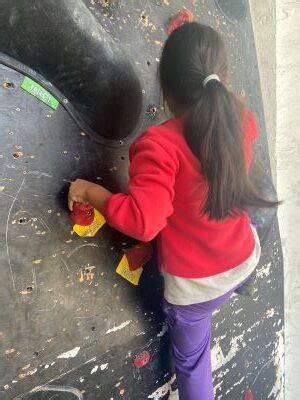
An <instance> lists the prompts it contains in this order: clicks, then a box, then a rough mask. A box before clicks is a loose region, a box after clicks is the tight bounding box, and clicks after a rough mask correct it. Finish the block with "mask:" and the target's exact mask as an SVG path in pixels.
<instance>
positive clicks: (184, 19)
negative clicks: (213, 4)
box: [168, 8, 195, 35]
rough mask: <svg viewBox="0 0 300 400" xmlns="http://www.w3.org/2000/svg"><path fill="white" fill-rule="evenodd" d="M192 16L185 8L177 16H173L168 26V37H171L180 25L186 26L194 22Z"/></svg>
mask: <svg viewBox="0 0 300 400" xmlns="http://www.w3.org/2000/svg"><path fill="white" fill-rule="evenodd" d="M194 21H195V18H194V14H193V13H192V11H190V10H187V9H186V8H183V9H182V10H181V11H179V12H178V13H177V14H175V15H174V16H173V17H171V19H170V22H169V25H168V35H171V33H172V32H173V31H174V30H175V29H177V28H179V27H180V26H181V25H183V24H186V23H188V22H194Z"/></svg>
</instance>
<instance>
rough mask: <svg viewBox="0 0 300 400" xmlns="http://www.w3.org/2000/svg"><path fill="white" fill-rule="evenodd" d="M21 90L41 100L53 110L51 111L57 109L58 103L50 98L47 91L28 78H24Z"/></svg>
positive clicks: (52, 97)
mask: <svg viewBox="0 0 300 400" xmlns="http://www.w3.org/2000/svg"><path fill="white" fill-rule="evenodd" d="M21 88H22V89H24V90H26V92H28V93H30V94H32V95H33V96H34V97H36V98H38V99H39V100H41V101H42V102H43V103H45V104H47V105H48V106H49V107H51V108H53V110H56V109H57V107H58V105H59V101H58V100H57V99H56V98H55V97H54V96H52V94H51V93H49V92H48V90H46V89H44V88H43V86H41V85H39V84H38V83H37V82H35V81H33V80H32V79H30V78H28V76H25V78H24V80H23V83H22V85H21Z"/></svg>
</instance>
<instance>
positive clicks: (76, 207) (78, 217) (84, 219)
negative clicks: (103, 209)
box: [71, 202, 94, 226]
mask: <svg viewBox="0 0 300 400" xmlns="http://www.w3.org/2000/svg"><path fill="white" fill-rule="evenodd" d="M71 218H72V221H73V222H74V224H78V225H83V226H88V225H91V223H92V222H93V221H94V207H93V206H91V205H90V204H83V203H77V202H75V203H74V204H73V211H72V213H71Z"/></svg>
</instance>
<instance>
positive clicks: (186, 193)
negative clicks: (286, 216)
mask: <svg viewBox="0 0 300 400" xmlns="http://www.w3.org/2000/svg"><path fill="white" fill-rule="evenodd" d="M159 72H160V83H161V88H162V91H163V95H164V99H165V101H166V103H167V105H168V108H169V110H170V111H171V112H172V114H173V118H171V119H170V120H168V121H167V122H165V123H163V124H161V125H159V126H152V127H150V128H148V129H147V131H146V132H145V133H144V134H143V135H142V136H140V137H139V138H138V139H137V140H136V141H135V142H134V143H133V144H132V146H131V148H130V168H129V176H130V180H129V183H128V188H127V191H126V193H117V194H112V193H111V192H109V191H108V190H106V189H105V188H104V187H102V186H99V185H97V184H94V183H91V182H87V181H84V180H80V179H78V180H76V181H75V182H74V183H72V184H71V187H70V191H69V207H70V209H72V205H73V202H74V201H77V202H83V203H90V204H91V205H93V206H94V207H95V208H97V209H98V210H100V211H101V212H102V214H103V215H104V216H105V218H106V220H107V223H108V224H109V225H110V226H112V227H113V228H115V229H118V230H119V231H121V232H123V233H125V234H126V235H128V236H132V237H134V238H136V239H138V240H141V241H150V240H152V239H153V238H155V237H156V236H157V242H158V253H159V254H158V255H159V268H160V271H161V273H162V274H163V276H164V281H165V292H164V297H165V299H164V304H163V309H164V312H165V314H166V318H167V323H168V325H169V328H170V334H171V339H172V349H173V357H174V362H175V367H176V376H177V383H178V390H179V398H180V399H181V400H212V399H213V398H214V393H213V383H212V370H211V359H210V338H211V317H212V313H213V311H214V310H215V309H216V308H218V307H220V306H221V305H222V304H223V303H224V302H225V301H226V300H228V299H229V298H230V296H231V294H232V293H233V291H234V290H235V289H236V288H237V287H239V286H240V285H241V284H242V283H243V282H244V281H245V280H246V279H247V277H249V275H250V274H251V273H252V272H253V270H254V268H255V267H256V265H257V263H258V261H259V257H260V244H259V239H258V236H257V233H256V231H255V229H254V227H252V226H251V223H250V218H249V216H248V214H247V210H248V209H249V208H252V207H273V206H276V205H277V203H276V202H272V201H267V200H265V199H263V198H261V197H260V196H259V195H258V194H257V192H256V191H255V189H254V187H253V186H252V184H251V183H250V180H249V178H248V172H249V169H250V163H251V147H252V143H253V141H254V139H255V138H256V137H257V135H258V129H257V124H256V121H255V118H254V116H253V114H252V112H251V111H250V110H249V109H248V108H246V107H244V106H243V104H242V103H241V102H240V101H239V100H238V99H237V98H236V97H235V96H234V94H233V93H231V92H230V91H229V90H228V88H227V86H226V85H227V61H226V54H225V48H224V44H223V41H222V39H221V37H220V35H219V34H218V33H217V32H216V31H214V30H213V29H212V28H210V27H208V26H204V25H200V24H198V23H187V24H185V25H183V26H181V27H179V28H178V29H176V30H174V32H173V33H172V34H171V35H170V36H169V38H168V40H167V42H166V44H165V46H164V49H163V53H162V57H161V61H160V71H159ZM172 398H173V397H172ZM174 398H175V397H174ZM176 398H178V397H176Z"/></svg>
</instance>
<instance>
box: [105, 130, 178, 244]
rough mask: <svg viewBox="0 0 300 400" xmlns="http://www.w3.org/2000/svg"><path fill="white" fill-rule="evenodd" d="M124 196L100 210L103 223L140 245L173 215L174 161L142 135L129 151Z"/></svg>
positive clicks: (158, 144) (150, 139) (109, 202)
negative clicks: (126, 184) (135, 240)
mask: <svg viewBox="0 0 300 400" xmlns="http://www.w3.org/2000/svg"><path fill="white" fill-rule="evenodd" d="M129 156H130V167H129V178H130V180H129V183H128V188H127V193H126V194H124V193H118V194H115V195H113V196H112V197H111V198H110V199H109V200H108V201H107V203H106V204H105V206H104V209H103V210H102V212H103V214H104V216H105V217H106V220H107V223H108V224H109V225H110V226H111V227H113V228H115V229H117V230H118V231H120V232H122V233H124V234H126V235H127V236H131V237H133V238H135V239H137V240H141V241H144V242H147V241H150V240H152V239H153V238H154V237H155V236H156V235H157V234H158V233H159V232H160V231H161V230H162V229H163V228H164V227H165V225H166V224H167V218H168V217H169V216H170V215H171V214H172V213H173V204H172V203H173V199H174V183H175V177H176V173H177V167H178V166H177V160H176V157H173V156H172V155H171V153H170V152H169V151H167V150H166V149H165V148H164V147H163V146H162V145H161V144H160V143H158V142H157V141H156V140H154V139H152V138H148V137H147V136H146V135H144V136H143V137H142V138H140V139H138V140H137V141H136V142H134V143H133V145H132V146H131V148H130V152H129Z"/></svg>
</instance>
